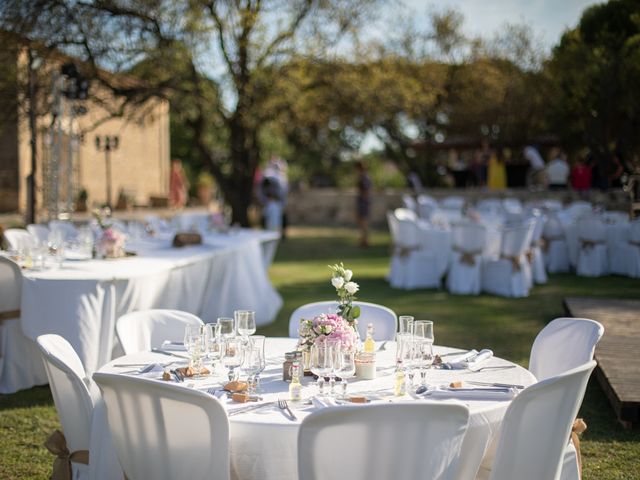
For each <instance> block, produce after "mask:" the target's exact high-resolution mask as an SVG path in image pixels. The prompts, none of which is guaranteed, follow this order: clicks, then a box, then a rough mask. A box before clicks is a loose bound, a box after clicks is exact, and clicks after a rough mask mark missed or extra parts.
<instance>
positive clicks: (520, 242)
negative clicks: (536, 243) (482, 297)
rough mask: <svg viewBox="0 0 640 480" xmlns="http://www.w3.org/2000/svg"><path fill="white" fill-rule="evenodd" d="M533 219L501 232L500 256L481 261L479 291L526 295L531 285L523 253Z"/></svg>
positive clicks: (507, 295) (528, 240)
mask: <svg viewBox="0 0 640 480" xmlns="http://www.w3.org/2000/svg"><path fill="white" fill-rule="evenodd" d="M534 226H535V221H532V220H530V221H527V222H525V223H523V224H522V225H520V226H518V227H512V228H505V229H504V230H503V232H502V245H501V248H500V258H498V259H491V258H487V259H485V260H484V261H483V263H482V290H483V291H485V292H488V293H492V294H494V295H500V296H503V297H526V296H528V295H529V289H530V287H531V267H530V266H529V262H528V261H527V258H526V256H525V253H526V251H527V250H528V249H529V245H530V244H531V236H532V234H533V229H534Z"/></svg>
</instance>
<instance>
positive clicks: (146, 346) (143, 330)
mask: <svg viewBox="0 0 640 480" xmlns="http://www.w3.org/2000/svg"><path fill="white" fill-rule="evenodd" d="M187 325H203V322H202V320H200V319H199V318H198V317H196V316H195V315H193V314H191V313H188V312H182V311H180V310H161V309H155V310H140V311H138V312H131V313H127V314H125V315H123V316H122V317H120V318H119V319H118V321H117V322H116V335H117V336H118V340H119V341H120V345H122V349H123V350H124V353H125V354H127V355H129V354H130V353H135V352H145V351H148V350H151V349H152V348H157V347H160V346H162V343H163V342H164V341H165V340H169V341H171V342H181V341H183V339H184V330H185V327H186V326H187Z"/></svg>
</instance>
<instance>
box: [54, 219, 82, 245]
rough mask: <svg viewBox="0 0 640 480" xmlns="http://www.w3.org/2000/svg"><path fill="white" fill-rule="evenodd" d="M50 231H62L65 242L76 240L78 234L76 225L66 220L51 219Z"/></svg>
mask: <svg viewBox="0 0 640 480" xmlns="http://www.w3.org/2000/svg"><path fill="white" fill-rule="evenodd" d="M49 231H50V233H54V232H60V234H61V235H62V239H63V240H64V241H65V242H68V241H70V240H74V239H75V238H76V236H77V235H78V230H77V229H76V227H75V225H74V224H73V223H71V222H68V221H65V220H51V221H50V222H49Z"/></svg>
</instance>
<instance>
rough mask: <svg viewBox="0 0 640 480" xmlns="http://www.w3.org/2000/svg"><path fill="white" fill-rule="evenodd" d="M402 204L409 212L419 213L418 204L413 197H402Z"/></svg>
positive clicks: (406, 195)
mask: <svg viewBox="0 0 640 480" xmlns="http://www.w3.org/2000/svg"><path fill="white" fill-rule="evenodd" d="M402 204H403V205H404V208H406V209H407V210H411V211H412V212H415V213H417V212H418V204H417V203H416V199H415V198H413V195H409V194H408V193H405V194H404V195H402Z"/></svg>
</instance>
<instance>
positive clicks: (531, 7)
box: [401, 0, 604, 49]
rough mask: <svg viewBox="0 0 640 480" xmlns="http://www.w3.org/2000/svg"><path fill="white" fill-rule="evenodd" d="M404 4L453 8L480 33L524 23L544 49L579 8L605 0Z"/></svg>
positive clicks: (416, 0)
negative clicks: (507, 25) (507, 24)
mask: <svg viewBox="0 0 640 480" xmlns="http://www.w3.org/2000/svg"><path fill="white" fill-rule="evenodd" d="M401 1H402V2H403V3H404V4H405V5H406V7H407V8H410V9H412V10H413V11H415V12H416V13H417V14H419V15H426V12H427V11H428V9H429V8H436V9H437V10H442V9H446V8H453V9H455V10H457V11H459V12H461V13H462V14H463V15H464V18H465V23H464V31H465V32H468V33H469V34H474V35H476V34H477V35H481V36H483V37H490V36H493V33H494V32H495V31H496V30H498V29H499V27H500V26H502V25H504V24H505V23H519V24H522V23H526V24H527V25H529V26H530V27H531V28H532V29H533V32H534V34H535V35H536V37H538V38H539V39H540V40H541V42H542V44H543V45H544V46H545V48H547V49H551V47H553V45H555V44H556V43H557V42H558V40H560V36H561V35H562V33H563V32H564V30H565V29H567V28H573V27H575V26H576V25H577V23H578V20H579V19H580V15H581V14H582V11H583V10H584V9H585V8H586V7H588V6H590V5H594V4H597V3H603V2H604V0H601V1H594V0H437V1H433V0H401Z"/></svg>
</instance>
